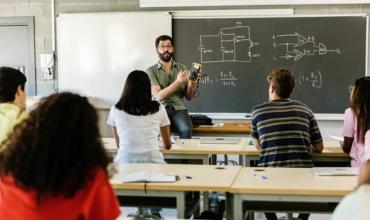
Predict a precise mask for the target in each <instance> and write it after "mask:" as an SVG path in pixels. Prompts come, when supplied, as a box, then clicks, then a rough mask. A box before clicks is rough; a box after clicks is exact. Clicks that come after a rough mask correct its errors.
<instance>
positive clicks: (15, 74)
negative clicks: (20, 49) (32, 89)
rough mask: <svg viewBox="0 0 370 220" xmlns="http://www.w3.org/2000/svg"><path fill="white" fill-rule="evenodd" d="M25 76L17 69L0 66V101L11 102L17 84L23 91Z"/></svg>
mask: <svg viewBox="0 0 370 220" xmlns="http://www.w3.org/2000/svg"><path fill="white" fill-rule="evenodd" d="M26 81H27V80H26V76H25V75H24V74H23V73H22V72H21V71H19V70H17V69H13V68H10V67H0V103H5V102H12V101H14V99H15V94H16V93H17V88H18V86H20V87H21V89H22V90H23V91H24V86H25V84H26Z"/></svg>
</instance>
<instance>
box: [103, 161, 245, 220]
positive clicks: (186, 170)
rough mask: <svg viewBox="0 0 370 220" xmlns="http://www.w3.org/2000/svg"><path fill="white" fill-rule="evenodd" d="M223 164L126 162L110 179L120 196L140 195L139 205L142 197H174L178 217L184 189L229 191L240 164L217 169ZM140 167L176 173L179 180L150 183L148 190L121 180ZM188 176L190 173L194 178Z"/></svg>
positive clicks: (147, 186) (183, 200) (142, 200)
mask: <svg viewBox="0 0 370 220" xmlns="http://www.w3.org/2000/svg"><path fill="white" fill-rule="evenodd" d="M220 167H221V166H211V165H190V164H186V165H181V164H124V165H119V166H118V167H117V169H118V173H117V174H116V175H114V176H113V178H112V179H111V180H110V182H111V184H112V186H113V189H114V190H115V192H116V194H117V195H119V196H130V197H137V198H138V205H140V204H142V203H143V202H145V201H146V200H147V199H142V197H148V198H151V200H154V199H156V198H159V197H167V198H175V199H176V208H177V217H178V218H184V207H185V192H187V191H198V192H201V191H205V192H208V191H221V192H227V191H228V190H229V188H230V186H231V185H232V183H233V181H234V178H235V177H236V175H237V174H238V172H239V170H240V167H238V166H222V167H221V168H223V169H217V168H220ZM141 170H145V171H156V172H164V173H171V174H176V175H178V176H179V177H180V180H179V181H177V182H174V183H147V184H146V192H145V191H144V187H145V184H144V183H122V178H123V177H124V175H125V174H128V173H131V172H135V171H141ZM185 176H190V177H191V179H188V178H186V177H185ZM220 177H222V178H220ZM207 197H208V196H207ZM140 198H141V199H140ZM159 205H160V204H159ZM206 207H208V206H206Z"/></svg>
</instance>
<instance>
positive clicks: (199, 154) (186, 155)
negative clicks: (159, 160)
mask: <svg viewBox="0 0 370 220" xmlns="http://www.w3.org/2000/svg"><path fill="white" fill-rule="evenodd" d="M102 141H103V144H104V147H105V149H106V150H107V152H108V154H109V155H111V156H112V155H115V154H116V153H117V150H118V148H117V146H116V143H115V141H114V138H102ZM246 144H247V138H241V141H240V143H239V144H200V140H199V139H191V144H190V145H188V146H177V145H176V144H174V145H172V148H171V149H170V150H164V149H163V150H161V152H162V153H163V156H164V158H165V159H170V160H171V159H188V160H199V161H201V163H202V164H208V163H209V157H210V156H212V155H217V154H224V155H230V154H231V155H239V163H240V164H244V161H243V160H244V157H243V155H242V152H243V151H242V149H243V148H244V146H246ZM213 164H216V161H213Z"/></svg>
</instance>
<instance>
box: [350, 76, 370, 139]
mask: <svg viewBox="0 0 370 220" xmlns="http://www.w3.org/2000/svg"><path fill="white" fill-rule="evenodd" d="M351 107H352V109H353V110H354V112H355V114H356V117H357V138H358V140H360V141H361V142H362V143H363V141H364V136H365V133H366V131H367V130H369V129H370V77H369V76H365V77H361V78H359V79H357V80H356V81H355V86H354V89H353V91H352V95H351Z"/></svg>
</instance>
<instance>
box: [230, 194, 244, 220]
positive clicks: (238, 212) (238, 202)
mask: <svg viewBox="0 0 370 220" xmlns="http://www.w3.org/2000/svg"><path fill="white" fill-rule="evenodd" d="M243 215H244V213H243V203H242V199H241V196H239V195H234V194H231V193H226V219H227V220H234V219H243V217H244V216H243Z"/></svg>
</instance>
